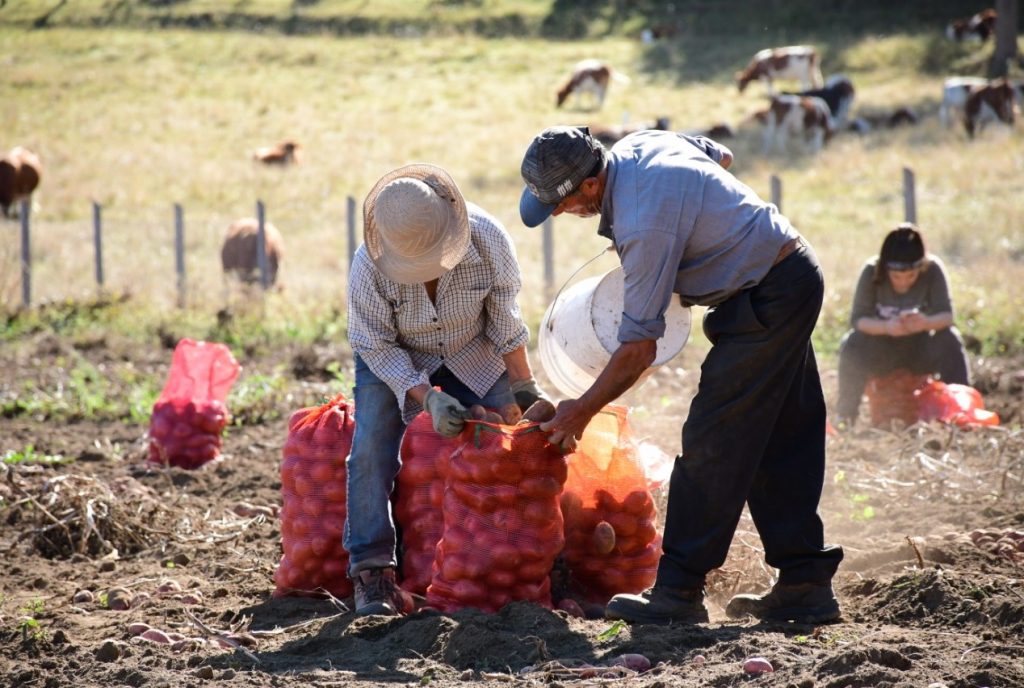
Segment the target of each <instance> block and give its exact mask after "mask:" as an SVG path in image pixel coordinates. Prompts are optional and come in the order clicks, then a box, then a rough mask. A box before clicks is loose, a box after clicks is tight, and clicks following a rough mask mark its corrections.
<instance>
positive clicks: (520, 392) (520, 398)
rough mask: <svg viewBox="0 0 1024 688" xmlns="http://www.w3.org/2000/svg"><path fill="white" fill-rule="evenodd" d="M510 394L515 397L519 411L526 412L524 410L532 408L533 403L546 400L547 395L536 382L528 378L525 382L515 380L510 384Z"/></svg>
mask: <svg viewBox="0 0 1024 688" xmlns="http://www.w3.org/2000/svg"><path fill="white" fill-rule="evenodd" d="M511 386H512V394H514V395H515V397H516V403H517V404H518V405H519V408H520V410H522V411H526V409H528V408H530V407H531V406H533V404H534V402H535V401H537V400H538V399H547V400H548V401H550V399H548V395H547V394H545V393H544V391H543V390H542V389H541V388H540V387H539V386H538V385H537V381H536V380H534V379H533V378H532V377H528V378H526V379H525V380H516V381H515V382H513V383H512V385H511Z"/></svg>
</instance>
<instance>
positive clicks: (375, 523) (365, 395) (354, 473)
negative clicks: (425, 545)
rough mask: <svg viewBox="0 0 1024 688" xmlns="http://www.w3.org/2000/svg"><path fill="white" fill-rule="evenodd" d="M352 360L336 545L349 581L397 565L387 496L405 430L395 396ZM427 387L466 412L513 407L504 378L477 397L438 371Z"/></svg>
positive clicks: (360, 362)
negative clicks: (349, 433)
mask: <svg viewBox="0 0 1024 688" xmlns="http://www.w3.org/2000/svg"><path fill="white" fill-rule="evenodd" d="M355 358H356V360H355V363H356V385H355V406H356V432H355V436H354V437H353V439H352V452H351V453H350V454H349V456H348V459H347V461H346V463H345V465H346V469H347V471H348V486H347V494H348V497H347V498H348V518H347V519H346V521H345V532H344V539H343V543H342V544H343V545H344V547H345V549H346V550H347V551H348V555H349V563H348V572H349V576H355V575H356V574H357V573H359V572H360V571H362V570H364V569H373V568H379V567H381V566H396V565H397V563H398V561H397V556H396V552H395V548H396V534H395V523H394V519H393V517H392V514H391V492H392V490H393V489H394V485H395V477H396V476H397V475H398V470H399V469H400V468H401V466H402V462H401V459H400V458H399V449H400V448H401V446H402V436H403V435H404V434H405V428H406V425H405V423H404V422H403V421H402V413H401V411H400V410H399V408H398V400H397V399H396V398H395V393H394V392H392V391H391V388H390V387H388V386H387V385H386V384H384V382H382V381H381V379H380V378H379V377H377V376H376V375H374V374H373V371H371V370H370V368H369V367H368V366H367V365H366V363H364V362H363V360H362V359H361V358H359V356H356V357H355ZM430 384H431V385H432V386H435V387H440V388H441V391H443V392H445V393H446V394H450V395H452V396H453V397H455V398H456V399H458V400H459V403H461V404H462V405H463V406H466V407H469V406H471V405H473V404H480V405H482V406H486V407H488V408H501V407H502V406H506V405H508V404H514V403H515V396H513V394H512V390H511V388H510V387H509V382H508V373H505V374H503V375H502V376H501V377H500V378H498V381H497V382H495V383H494V386H493V387H491V389H490V390H488V392H487V394H485V395H484V396H483V397H479V396H477V395H476V393H474V392H473V390H471V389H470V388H469V387H467V386H466V385H464V384H463V383H462V382H461V381H460V380H459V379H458V378H456V377H455V375H453V374H452V373H451V371H449V370H448V369H447V368H445V367H443V366H442V367H441V368H440V369H438V371H437V372H436V373H434V374H433V375H431V376H430Z"/></svg>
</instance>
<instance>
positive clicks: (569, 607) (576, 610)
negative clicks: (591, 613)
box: [558, 597, 584, 619]
mask: <svg viewBox="0 0 1024 688" xmlns="http://www.w3.org/2000/svg"><path fill="white" fill-rule="evenodd" d="M558 608H559V609H561V610H562V611H563V612H565V613H566V614H568V615H569V616H573V617H576V618H577V619H582V618H583V617H584V614H583V607H581V606H580V603H579V602H577V601H576V600H574V599H572V598H571V597H566V598H565V599H563V600H562V601H561V602H559V603H558Z"/></svg>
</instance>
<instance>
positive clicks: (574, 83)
mask: <svg viewBox="0 0 1024 688" xmlns="http://www.w3.org/2000/svg"><path fill="white" fill-rule="evenodd" d="M611 79H615V80H616V81H619V82H622V83H627V84H628V83H629V77H627V76H626V75H625V74H622V73H620V72H618V71H616V70H614V69H612V68H611V67H610V66H609V65H608V63H607V62H602V61H601V60H582V61H581V62H578V63H576V66H575V67H573V70H572V75H571V76H570V77H569V80H568V81H566V82H565V84H563V85H562V87H561V88H560V89H558V98H557V101H556V103H555V106H556V107H562V104H563V103H564V102H565V100H566V99H567V98H568V97H569V96H570V95H573V94H575V100H576V107H577V108H582V103H583V94H584V93H589V94H590V96H591V106H592V107H591V109H593V110H600V109H601V106H602V105H604V97H605V95H606V94H607V93H608V82H609V81H610V80H611Z"/></svg>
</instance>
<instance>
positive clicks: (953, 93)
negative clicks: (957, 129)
mask: <svg viewBox="0 0 1024 688" xmlns="http://www.w3.org/2000/svg"><path fill="white" fill-rule="evenodd" d="M987 85H988V79H983V78H981V77H980V76H951V77H949V78H948V79H946V80H945V81H943V82H942V103H941V104H940V105H939V121H940V122H942V126H944V127H949V125H951V124H952V123H953V118H954V117H956V118H957V119H962V118H963V114H964V106H965V105H967V96H969V95H970V94H971V90H972V89H975V88H980V87H982V86H987Z"/></svg>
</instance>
